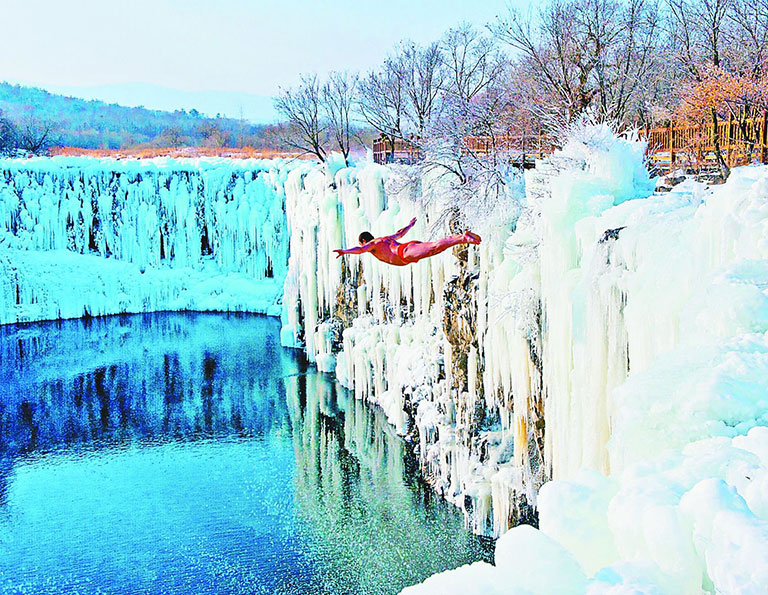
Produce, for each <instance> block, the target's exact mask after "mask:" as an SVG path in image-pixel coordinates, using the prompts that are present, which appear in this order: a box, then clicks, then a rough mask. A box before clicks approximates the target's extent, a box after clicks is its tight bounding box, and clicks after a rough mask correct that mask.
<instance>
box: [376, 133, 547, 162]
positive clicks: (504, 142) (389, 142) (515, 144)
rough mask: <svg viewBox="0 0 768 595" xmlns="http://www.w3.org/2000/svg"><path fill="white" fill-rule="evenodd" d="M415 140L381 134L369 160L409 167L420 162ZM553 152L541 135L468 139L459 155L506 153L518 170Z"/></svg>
mask: <svg viewBox="0 0 768 595" xmlns="http://www.w3.org/2000/svg"><path fill="white" fill-rule="evenodd" d="M419 144H420V143H419V142H418V139H413V140H404V139H399V138H398V139H391V138H390V137H388V136H386V135H384V134H382V135H381V136H380V137H379V138H377V139H376V140H375V141H373V160H374V162H376V163H380V164H384V163H406V164H413V163H416V162H418V161H420V160H421V159H423V158H424V152H423V151H422V150H421V148H420V147H419ZM553 150H554V145H553V144H552V141H551V140H550V139H549V138H548V137H547V136H545V135H544V134H537V135H517V136H515V135H502V136H496V137H490V136H468V137H466V138H465V139H464V143H463V144H462V147H461V152H462V154H465V155H466V154H469V153H472V154H474V155H477V156H484V155H488V154H489V153H492V152H494V151H498V152H507V153H508V154H509V159H510V161H512V162H513V163H514V162H516V161H517V162H519V164H520V165H521V166H525V167H528V166H532V165H533V161H534V160H535V159H536V158H539V159H541V158H542V157H543V156H544V155H548V154H549V153H551V152H552V151H553Z"/></svg>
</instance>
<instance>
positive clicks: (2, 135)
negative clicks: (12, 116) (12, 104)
mask: <svg viewBox="0 0 768 595" xmlns="http://www.w3.org/2000/svg"><path fill="white" fill-rule="evenodd" d="M16 142H17V139H16V126H14V124H13V122H11V121H10V120H9V119H8V118H5V117H4V116H3V112H2V110H0V155H9V154H12V153H13V152H14V151H15V150H16Z"/></svg>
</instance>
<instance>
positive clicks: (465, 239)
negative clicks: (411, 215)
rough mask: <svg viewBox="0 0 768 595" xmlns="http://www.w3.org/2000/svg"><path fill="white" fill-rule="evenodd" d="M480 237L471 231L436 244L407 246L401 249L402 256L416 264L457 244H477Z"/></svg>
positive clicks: (427, 243)
mask: <svg viewBox="0 0 768 595" xmlns="http://www.w3.org/2000/svg"><path fill="white" fill-rule="evenodd" d="M479 243H480V236H479V235H477V234H474V233H472V232H471V231H467V232H464V233H463V234H461V235H458V236H449V237H447V238H443V239H442V240H438V241H436V242H418V243H413V244H408V245H407V246H406V247H405V248H404V249H403V256H404V257H405V258H406V259H407V260H409V261H411V262H416V261H417V260H421V259H422V258H429V257H430V256H435V255H436V254H440V253H441V252H445V251H446V250H448V248H452V247H453V246H457V245H458V244H479Z"/></svg>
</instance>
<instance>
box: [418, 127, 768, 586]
mask: <svg viewBox="0 0 768 595" xmlns="http://www.w3.org/2000/svg"><path fill="white" fill-rule="evenodd" d="M598 136H599V135H598ZM584 140H586V142H582V143H578V142H575V143H572V144H571V145H570V146H569V147H566V150H565V152H564V154H563V155H561V156H560V157H559V158H560V159H561V160H562V159H564V158H565V157H570V158H574V159H575V163H579V162H581V163H582V164H583V168H577V170H576V171H574V170H565V171H563V172H561V173H559V174H556V175H553V176H549V180H548V182H547V185H548V188H549V189H548V191H547V192H545V194H547V193H548V194H549V196H547V197H546V198H545V200H544V201H543V203H542V209H541V218H540V220H539V227H538V232H539V233H538V237H539V238H540V244H539V259H538V260H539V264H538V266H539V277H538V279H539V282H540V285H539V288H540V295H541V304H542V306H541V308H542V313H541V320H542V322H541V333H542V343H543V347H542V354H543V355H542V368H543V374H542V379H543V385H544V389H543V390H544V395H545V397H544V412H545V413H544V415H545V419H546V436H545V461H546V462H548V464H550V465H551V467H550V468H551V472H552V476H553V481H551V482H549V483H547V484H546V485H544V486H543V487H542V488H541V490H540V492H539V494H538V499H537V506H538V513H539V527H540V530H535V529H533V528H531V527H526V526H521V527H516V528H513V529H511V530H510V531H509V532H507V533H506V534H504V535H502V537H501V538H500V539H499V541H498V542H497V548H496V560H495V562H496V564H495V566H492V565H488V564H484V563H477V564H473V565H470V566H465V567H462V568H460V569H457V570H454V571H450V572H447V573H443V574H441V575H435V576H433V577H431V578H430V579H428V580H427V581H425V582H424V583H422V584H421V585H416V586H414V587H411V588H409V589H406V590H405V591H404V593H408V594H409V595H411V594H416V593H441V594H450V593H457V594H458V593H461V594H467V593H523V592H530V593H585V592H588V593H606V592H609V593H638V592H642V593H698V592H709V593H715V592H717V593H763V592H768V427H766V426H768V167H765V166H760V167H755V166H751V167H743V168H736V169H734V170H733V173H732V175H731V177H730V178H729V180H728V182H727V183H726V184H724V185H722V186H713V187H709V188H707V187H705V186H703V185H700V184H696V183H694V182H691V181H688V182H685V183H683V184H682V185H680V186H677V187H676V188H675V189H674V190H673V192H671V193H668V194H661V195H650V196H648V197H647V198H645V199H642V200H630V201H626V202H624V201H622V200H617V199H618V198H620V196H621V194H622V191H621V188H622V187H624V188H629V187H630V185H627V184H626V181H627V180H628V178H627V172H628V171H632V170H633V169H634V168H635V166H636V163H637V160H635V161H633V160H631V159H627V158H628V157H629V154H625V156H624V158H622V159H621V160H616V161H614V162H613V163H612V162H611V160H610V159H609V158H606V151H607V152H608V154H610V153H611V152H612V151H617V150H620V149H619V147H618V145H617V144H616V143H614V144H613V145H612V144H611V142H610V141H608V139H606V142H605V143H601V142H599V139H596V138H591V139H589V138H587V139H584ZM619 145H620V143H619ZM557 159H558V157H556V158H555V161H557ZM622 166H623V167H622ZM545 170H546V164H545V167H544V168H543V169H541V170H539V172H538V174H537V175H541V174H543V173H544V172H545ZM622 180H624V181H622ZM611 181H613V184H614V190H610V191H607V188H609V187H610V186H611V183H612V182H611ZM635 187H636V188H637V185H635ZM529 193H530V185H529ZM625 195H626V194H625ZM611 197H613V200H611ZM520 233H522V229H518V230H517V231H516V232H515V234H513V235H517V234H520ZM521 270H524V267H521ZM518 274H519V273H518ZM515 277H516V275H515V276H513V277H512V279H514V278H515Z"/></svg>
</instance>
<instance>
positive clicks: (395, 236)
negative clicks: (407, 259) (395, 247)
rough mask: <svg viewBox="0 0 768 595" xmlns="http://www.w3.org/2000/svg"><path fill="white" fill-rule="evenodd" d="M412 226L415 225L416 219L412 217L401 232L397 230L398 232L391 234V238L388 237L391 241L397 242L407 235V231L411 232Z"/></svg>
mask: <svg viewBox="0 0 768 595" xmlns="http://www.w3.org/2000/svg"><path fill="white" fill-rule="evenodd" d="M414 225H416V217H414V218H413V219H411V222H410V223H409V224H408V225H406V226H405V227H403V229H401V230H399V231H396V232H395V233H393V234H392V235H391V236H389V237H390V238H391V239H393V240H399V239H400V238H402V237H403V236H404V235H405V234H407V233H408V232H409V231H411V228H412V227H413V226H414Z"/></svg>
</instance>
